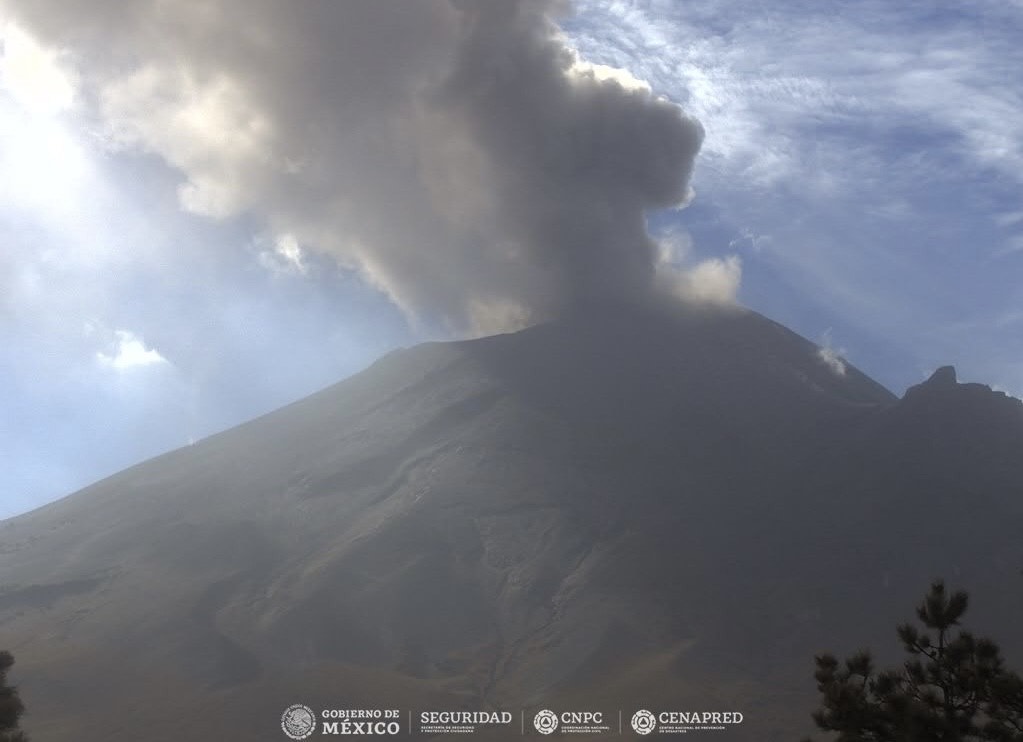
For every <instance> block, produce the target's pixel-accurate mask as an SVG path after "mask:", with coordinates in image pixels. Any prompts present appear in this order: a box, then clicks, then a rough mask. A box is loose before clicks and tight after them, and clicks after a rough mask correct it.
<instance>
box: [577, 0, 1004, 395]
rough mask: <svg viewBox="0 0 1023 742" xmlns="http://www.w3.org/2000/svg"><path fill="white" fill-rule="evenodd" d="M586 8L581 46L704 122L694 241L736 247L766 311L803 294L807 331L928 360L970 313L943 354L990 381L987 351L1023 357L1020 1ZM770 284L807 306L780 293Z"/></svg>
mask: <svg viewBox="0 0 1023 742" xmlns="http://www.w3.org/2000/svg"><path fill="white" fill-rule="evenodd" d="M579 9H580V13H579V15H578V16H577V17H576V18H574V19H572V20H571V21H570V23H569V25H568V33H569V35H570V37H571V39H572V41H573V43H575V44H576V45H578V47H579V48H580V49H581V51H582V53H583V54H585V55H586V56H588V57H589V58H591V59H594V60H595V61H599V62H603V63H606V64H612V65H616V66H623V67H627V68H629V69H631V70H632V71H633V72H634V73H635V74H636V75H637V76H638V77H641V78H643V79H645V80H647V81H649V82H650V84H651V85H652V87H653V89H654V90H655V91H658V92H662V93H664V94H666V95H669V96H671V97H672V98H675V99H677V100H679V101H681V102H682V103H683V104H684V105H685V106H686V107H687V109H688V110H690V111H692V112H693V114H694V115H695V116H697V117H698V118H699V119H700V120H701V122H702V123H703V124H704V126H705V128H706V131H707V137H706V140H705V142H704V146H703V148H702V150H701V154H700V157H699V158H698V160H697V168H696V172H695V176H694V187H695V188H696V190H697V193H698V194H699V198H698V199H697V201H696V202H695V203H694V207H693V211H694V212H696V213H700V210H701V209H703V213H706V214H707V215H708V216H707V220H706V221H705V223H704V224H703V225H702V227H694V228H693V229H692V232H693V234H694V237H695V238H696V244H697V248H698V250H703V251H704V252H707V251H711V252H714V251H717V252H721V251H723V250H725V249H726V246H728V245H729V243H730V246H731V247H733V248H736V249H740V250H742V251H743V253H744V256H745V260H744V284H743V285H744V289H743V295H744V296H747V297H753V298H754V301H759V302H760V303H759V304H756V306H757V308H761V309H764V310H765V311H767V312H768V313H779V312H784V311H787V307H788V306H789V304H790V303H791V302H792V301H795V302H800V301H802V302H804V303H805V302H809V303H808V305H807V306H806V308H804V309H803V310H800V311H799V312H797V313H795V314H794V315H793V317H791V318H790V321H792V322H793V323H794V324H796V326H797V329H800V330H802V331H803V332H804V333H805V334H807V335H809V336H811V337H817V336H820V335H821V333H822V332H823V331H824V330H825V329H826V327H828V326H831V325H832V324H835V323H836V322H838V323H839V324H844V325H847V326H848V327H842V328H841V329H842V335H843V337H849V333H847V332H846V329H848V328H853V329H856V330H857V331H858V332H859V333H860V334H861V336H866V335H872V336H874V337H875V338H877V339H878V341H879V342H883V343H885V344H892V343H894V344H901V345H904V346H905V347H913V348H914V351H913V352H914V353H919V354H921V355H923V356H928V357H929V356H931V355H934V354H937V352H938V346H937V345H934V346H931V347H921V346H922V345H926V344H927V343H929V342H931V341H930V340H928V338H929V337H931V335H930V334H929V333H930V332H931V331H938V330H937V329H936V328H940V327H945V326H951V325H952V324H954V322H956V321H958V320H962V319H964V318H965V319H967V320H969V321H971V322H973V323H974V324H976V325H978V326H984V327H986V328H987V329H986V331H985V332H983V333H981V335H980V336H976V337H973V338H971V339H970V341H969V342H968V343H967V344H966V345H965V346H960V347H959V348H953V347H952V346H951V344H949V345H947V346H945V348H946V350H948V349H952V350H953V351H954V352H953V357H952V358H947V359H946V361H958V362H960V363H962V364H964V365H967V364H969V365H973V366H974V368H975V373H976V374H977V375H982V374H984V373H989V372H990V373H994V372H997V370H998V368H996V366H997V367H1001V366H1002V365H1003V364H1004V361H998V362H996V361H994V360H991V361H990V362H988V361H987V360H986V359H988V358H991V359H993V358H994V356H995V354H994V353H993V352H992V353H988V352H986V350H985V349H986V348H988V347H994V346H996V345H997V346H998V347H999V348H1001V349H1002V351H1001V352H1000V353H999V354H998V355H999V357H1001V358H1003V359H1004V357H1005V356H1004V352H1005V350H1006V349H1007V348H1012V349H1013V350H1012V351H1010V352H1014V353H1017V354H1018V356H1019V357H1021V358H1023V345H1021V344H1020V343H1019V341H1016V340H1013V339H1006V338H1003V337H996V335H997V330H995V329H994V326H995V323H994V322H992V321H991V320H993V319H995V318H997V317H998V316H1002V315H1004V314H1005V313H1006V312H1008V311H1011V309H1012V308H1013V307H1014V306H1016V305H1017V304H1016V303H1017V302H1018V300H1019V297H1018V291H1017V290H1016V286H1017V285H1018V283H1019V281H1020V279H1021V278H1023V275H1021V274H1023V252H1021V251H1019V250H1018V246H1019V244H1020V240H1021V239H1023V220H1019V219H1016V218H1015V217H1014V214H1016V212H1018V192H1019V188H1020V187H1021V186H1023V84H1021V83H1020V82H1019V76H1018V74H1017V72H1016V71H1017V70H1019V69H1020V68H1023V48H1021V47H1020V45H1019V43H1018V39H1019V38H1020V37H1021V36H1023V10H1021V7H1020V6H1019V5H1018V4H1017V5H1007V4H1004V3H996V2H980V3H974V4H970V5H969V6H966V5H955V6H951V5H940V6H937V5H926V4H917V3H895V2H889V1H887V0H868V1H867V2H862V3H856V4H855V6H852V5H850V6H835V5H824V4H820V3H812V2H795V3H785V4H777V3H774V4H770V3H762V2H757V1H753V0H732V1H730V2H729V1H726V2H710V1H709V0H693V1H692V2H686V3H673V2H667V1H666V0H649V1H642V0H635V1H626V0H582V2H580V3H579ZM695 215H696V214H695V213H694V214H693V215H691V216H695ZM750 235H770V239H769V240H763V241H758V240H753V239H750V237H749V236H750ZM779 279H781V280H782V281H784V283H785V284H786V285H788V286H789V287H790V290H791V291H792V292H793V293H794V294H798V295H799V296H801V297H803V298H802V299H795V298H793V299H792V300H791V301H790V300H785V299H782V298H781V293H780V292H779V291H778V289H779V288H780V286H779V285H778V281H779ZM768 281H770V282H771V283H772V284H774V288H772V287H771V286H768V285H767V282H768ZM812 306H817V307H826V308H827V309H828V312H827V313H826V314H827V316H824V315H823V314H821V313H820V312H819V311H815V310H813V309H812V308H811V307H812ZM855 355H856V357H857V358H858V359H861V361H867V360H868V359H865V358H864V356H865V355H866V354H863V353H859V352H857V353H856V354H855ZM868 370H873V371H874V372H875V373H877V374H878V375H880V376H881V377H882V378H883V379H884V380H885V381H887V383H889V384H891V385H892V386H893V387H896V388H898V387H899V386H900V385H902V384H903V383H906V382H908V381H910V379H909V376H907V374H906V373H905V372H900V371H896V372H892V373H890V374H888V375H887V376H886V374H885V372H884V370H883V369H868ZM913 381H915V379H913ZM1016 388H1017V389H1020V390H1023V379H1020V380H1019V382H1018V383H1017V386H1016Z"/></svg>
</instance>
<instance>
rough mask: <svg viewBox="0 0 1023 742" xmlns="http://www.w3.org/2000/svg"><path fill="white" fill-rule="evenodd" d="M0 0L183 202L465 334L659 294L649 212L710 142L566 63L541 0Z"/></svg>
mask: <svg viewBox="0 0 1023 742" xmlns="http://www.w3.org/2000/svg"><path fill="white" fill-rule="evenodd" d="M0 2H2V3H3V4H2V5H0V8H2V10H3V12H4V15H5V17H6V18H7V19H9V20H10V21H12V22H13V23H15V24H17V25H18V26H20V27H22V28H23V29H25V31H27V33H29V34H30V35H32V36H33V37H34V38H36V39H37V40H38V41H39V42H40V43H42V44H44V45H47V46H49V47H51V48H55V49H58V50H59V51H60V53H61V55H62V56H61V59H63V60H64V61H65V64H66V66H67V68H68V70H69V72H70V73H73V77H74V79H76V80H77V87H78V100H79V108H80V111H81V112H82V113H83V114H84V115H92V116H94V117H96V118H97V119H98V120H99V121H100V122H101V126H102V130H103V131H104V132H105V136H106V139H107V142H108V143H109V145H110V146H114V147H118V148H123V149H126V150H128V151H132V152H133V151H141V152H146V153H150V154H155V155H158V156H159V157H161V158H163V160H165V161H166V162H167V163H168V164H170V165H171V166H173V167H174V168H176V169H177V170H178V171H180V173H181V177H182V182H181V186H180V189H179V194H178V195H179V200H180V203H181V205H182V206H183V208H185V209H188V210H190V211H193V212H196V213H200V214H205V215H207V216H210V217H213V218H220V219H224V218H231V217H234V216H238V215H241V214H247V215H249V216H250V217H254V218H255V219H256V220H257V222H258V223H260V224H262V225H264V226H265V229H266V232H267V236H268V244H270V245H272V246H273V247H272V250H273V251H276V253H277V254H278V257H280V258H281V259H282V260H285V261H286V262H290V264H292V265H294V266H301V264H302V255H303V254H304V253H305V251H308V250H317V251H322V252H327V253H330V254H331V255H333V256H335V257H336V259H337V260H338V261H339V262H340V263H341V264H342V265H344V266H346V267H348V268H350V269H351V270H353V271H356V272H358V273H359V274H360V275H361V276H362V277H363V278H364V279H365V280H367V281H369V282H370V283H371V284H373V285H374V286H376V287H377V288H379V289H380V290H381V291H383V292H385V293H386V294H387V295H388V296H389V297H391V299H392V300H393V301H395V302H396V303H397V304H398V305H399V306H400V307H402V309H403V310H404V311H405V312H406V313H407V314H408V315H409V316H410V317H412V318H416V319H419V320H423V321H427V322H430V323H436V322H441V323H443V324H445V325H447V326H448V327H449V328H451V329H453V330H456V331H475V332H487V331H492V330H498V329H507V328H509V327H513V326H516V325H521V324H524V323H526V322H529V321H532V320H536V319H539V318H542V317H545V316H549V315H551V314H554V313H557V312H560V311H563V310H564V309H565V308H567V307H573V306H577V305H578V304H579V303H580V302H600V301H604V300H606V299H609V298H615V299H617V298H620V297H629V296H635V295H638V294H642V293H644V292H647V291H649V290H650V289H651V287H652V286H653V285H654V281H653V279H654V274H655V271H657V270H658V265H659V251H658V249H657V246H656V245H655V244H654V243H653V241H652V240H651V239H650V237H649V236H648V235H647V233H646V229H645V223H644V213H645V211H647V210H649V209H652V208H659V207H665V206H672V205H678V204H681V203H683V202H684V201H685V200H686V198H687V193H688V190H689V179H690V175H691V173H692V168H693V161H694V158H695V156H696V154H697V152H698V150H699V147H700V143H701V140H702V136H703V132H702V128H701V127H700V125H699V123H698V122H696V121H694V120H693V119H691V118H688V117H686V116H685V115H684V113H683V112H682V110H681V109H680V108H679V107H678V106H676V105H674V104H673V103H671V102H669V101H667V100H665V99H663V98H659V97H657V96H656V95H655V94H654V93H653V92H652V91H651V90H650V89H649V88H648V87H647V86H646V85H644V84H643V83H641V82H640V81H638V80H635V79H634V78H632V77H631V76H630V75H629V74H628V73H626V72H624V71H620V70H613V69H610V68H606V67H601V66H597V65H590V64H587V63H586V62H584V61H582V60H580V59H579V58H578V57H577V55H576V54H575V52H574V51H573V50H572V49H571V48H570V47H569V46H568V45H567V44H566V42H565V40H564V38H563V37H562V35H561V34H560V32H559V29H558V27H557V25H556V21H557V18H558V17H559V16H560V15H561V14H563V13H565V12H567V8H566V7H564V5H563V4H561V3H556V2H552V1H551V0H467V1H466V2H455V1H453V0H452V1H449V0H417V1H416V2H408V3H405V2H403V3H391V2H379V0H345V1H344V2H327V1H326V0H289V1H288V2H281V1H280V0H176V1H175V2H161V1H160V0H134V1H133V2H131V3H123V2H121V1H120V0H75V2H67V1H66V0H0ZM661 269H662V270H664V269H665V268H664V266H663V265H662V266H661ZM674 283H675V285H679V286H683V285H684V284H685V282H684V281H675V282H674ZM694 293H695V295H699V294H700V291H699V290H696V291H695V292H694Z"/></svg>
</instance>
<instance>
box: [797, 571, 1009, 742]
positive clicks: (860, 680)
mask: <svg viewBox="0 0 1023 742" xmlns="http://www.w3.org/2000/svg"><path fill="white" fill-rule="evenodd" d="M968 606H969V597H968V596H967V594H966V593H965V592H955V593H952V594H951V595H949V594H948V593H947V591H946V590H945V584H944V583H943V582H940V581H939V582H935V583H934V584H932V585H931V590H930V592H929V593H928V594H927V595H926V597H925V598H924V601H923V603H921V604H920V606H919V607H918V608H917V609H916V614H917V618H918V619H919V620H920V621H921V622H922V623H923V625H924V629H923V630H922V631H921V630H920V629H919V628H917V627H916V626H914V625H912V624H909V623H906V624H902V625H900V626H899V627H898V632H897V633H898V636H899V640H900V641H901V642H902V646H903V649H904V650H905V652H906V653H907V654H908V655H909V656H908V658H907V659H906V661H905V663H904V664H903V666H902V667H900V668H895V669H890V670H883V671H878V670H877V669H876V668H875V667H874V662H873V658H872V657H871V654H870V652H869V651H866V650H862V651H860V652H857V653H856V654H854V655H853V656H851V657H849V658H848V659H846V660H845V661H844V662H839V661H838V659H837V658H836V657H835V656H834V655H832V654H824V655H820V656H818V657H817V658H816V663H817V672H816V673H815V677H816V678H817V688H818V690H819V691H820V693H821V696H822V698H821V706H820V708H819V709H818V710H817V711H815V712H814V713H813V720H814V721H815V722H816V723H817V726H818V727H820V728H821V729H824V730H827V731H830V732H837V733H838V737H837V739H838V742H971V741H973V740H977V741H980V740H988V741H994V742H1023V678H1021V677H1020V676H1019V675H1018V674H1016V673H1015V672H1013V671H1012V670H1009V669H1008V668H1007V667H1006V666H1005V662H1004V661H1003V659H1002V656H1001V650H1000V649H999V647H998V645H997V644H995V643H994V642H993V641H992V640H990V639H987V638H983V637H976V636H974V634H973V633H971V632H969V631H966V630H963V629H959V630H958V631H954V629H955V627H958V626H960V619H961V618H962V617H963V615H964V614H965V613H966V609H967V607H968Z"/></svg>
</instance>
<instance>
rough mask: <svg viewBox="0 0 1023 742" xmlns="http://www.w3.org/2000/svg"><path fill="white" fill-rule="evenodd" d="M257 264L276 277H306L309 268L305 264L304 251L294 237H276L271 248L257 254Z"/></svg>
mask: <svg viewBox="0 0 1023 742" xmlns="http://www.w3.org/2000/svg"><path fill="white" fill-rule="evenodd" d="M259 263H260V265H262V266H263V267H264V268H266V269H267V270H268V271H270V272H271V273H273V274H276V275H286V274H292V275H302V276H304V275H306V274H307V273H308V272H309V266H308V265H307V264H306V262H305V251H304V250H302V246H301V245H300V244H299V242H298V240H297V239H296V238H295V236H294V235H292V234H289V233H285V234H282V235H278V236H277V239H276V240H275V241H274V244H273V247H271V248H270V249H268V250H262V251H261V252H260V253H259Z"/></svg>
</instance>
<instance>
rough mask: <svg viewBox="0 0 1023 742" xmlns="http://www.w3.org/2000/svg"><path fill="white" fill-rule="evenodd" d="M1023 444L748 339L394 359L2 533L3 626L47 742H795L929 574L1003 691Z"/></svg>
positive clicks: (723, 323) (9, 524) (967, 411)
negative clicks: (518, 724) (444, 723)
mask: <svg viewBox="0 0 1023 742" xmlns="http://www.w3.org/2000/svg"><path fill="white" fill-rule="evenodd" d="M1021 447H1023V412H1021V405H1020V403H1019V402H1018V401H1016V400H1012V399H1010V398H1006V397H1005V396H1004V395H1000V394H997V393H994V392H992V391H991V390H990V389H988V388H986V387H982V386H980V385H963V384H957V383H955V381H954V376H952V377H951V380H950V376H949V374H948V373H943V374H940V375H938V376H937V377H936V378H935V379H934V380H933V381H932V382H929V383H927V384H924V385H921V386H920V387H918V388H916V389H914V390H912V392H911V393H910V394H907V395H906V397H905V398H904V399H902V400H897V399H895V398H894V397H893V396H892V395H890V394H889V393H888V392H887V391H885V390H884V389H883V388H881V387H880V386H878V385H877V384H876V383H874V382H873V381H871V380H870V379H869V378H867V377H865V376H863V375H862V374H861V373H859V372H858V371H857V370H856V369H855V368H852V367H849V368H847V369H846V373H845V374H844V375H839V374H836V373H834V371H833V370H832V369H831V368H830V367H829V366H828V364H826V363H824V362H823V361H822V360H821V359H820V357H819V356H818V353H817V349H816V348H815V347H814V346H813V345H812V344H811V343H809V342H807V341H806V340H803V339H802V338H800V337H798V336H796V335H794V334H793V333H791V332H789V331H788V330H785V329H784V328H783V327H781V326H779V325H776V324H775V323H773V322H770V321H769V320H766V319H764V318H763V317H761V316H759V315H756V314H754V313H752V312H745V311H740V310H731V311H725V310H715V311H709V312H703V313H701V312H695V311H693V310H689V311H687V312H682V313H675V314H667V315H665V314H657V313H650V312H644V313H640V314H635V313H630V312H625V311H618V312H613V313H607V314H605V315H598V316H594V315H590V316H587V317H581V316H580V317H575V318H573V319H565V320H561V321H558V322H555V323H549V324H545V325H541V326H537V327H533V328H530V329H528V330H525V331H523V332H520V333H515V334H509V335H501V336H495V337H490V338H483V339H479V340H473V341H465V342H461V343H436V344H427V345H422V346H418V347H416V348H413V349H410V350H402V351H398V352H395V353H392V354H391V355H389V356H387V357H385V358H384V359H382V360H381V361H379V362H378V363H376V364H375V365H374V366H372V367H371V368H370V369H368V370H367V371H365V372H363V373H361V374H359V375H357V376H355V377H353V378H351V379H349V380H347V381H345V382H343V383H341V384H339V385H337V386H335V387H332V388H330V389H327V390H325V391H323V392H321V393H319V394H317V395H314V396H312V397H310V398H308V399H306V400H303V401H301V402H298V403H296V404H294V405H291V406H289V407H287V408H284V409H282V410H280V411H278V412H275V413H273V414H271V415H268V416H266V417H263V418H260V419H259V420H256V421H253V422H251V423H248V424H246V425H243V426H241V427H239V428H236V429H234V430H231V431H228V432H226V433H223V434H220V435H217V436H214V437H212V438H209V439H207V440H205V441H201V442H200V443H197V444H195V445H194V446H190V447H188V448H184V449H181V450H179V451H176V452H173V453H170V454H167V455H165V456H162V457H160V458H157V459H154V460H152V461H149V462H146V463H144V464H142V465H140V466H137V467H134V468H132V469H129V470H126V471H124V472H122V473H120V474H118V475H116V476H114V477H112V478H110V479H108V480H106V481H103V482H100V483H98V484H96V485H94V486H92V487H90V488H88V489H86V490H83V491H81V492H79V493H77V494H75V495H72V496H70V497H68V498H67V499H65V500H63V501H61V502H58V503H55V504H53V505H50V506H47V507H45V508H42V509H40V510H38V511H35V512H33V513H29V514H26V515H24V516H21V517H18V518H15V519H13V520H9V521H6V522H4V523H3V524H2V525H0V554H2V559H0V584H2V585H3V586H4V588H3V591H2V592H0V628H2V632H3V634H2V635H3V639H4V642H5V643H6V644H7V645H8V646H9V647H10V648H11V650H13V651H14V652H15V654H16V656H17V657H18V668H17V669H18V682H19V683H20V685H21V687H22V693H23V696H24V698H25V699H26V700H27V701H28V703H29V704H30V707H31V710H32V715H31V716H30V717H27V718H26V727H27V728H28V729H30V730H31V731H32V732H33V734H34V735H35V736H36V737H37V738H38V739H45V740H53V741H55V742H60V741H62V740H76V742H79V741H81V740H97V741H98V740H125V741H127V740H137V739H139V738H140V731H139V730H145V734H144V738H145V739H147V740H153V741H154V742H159V741H160V740H171V739H181V738H183V737H187V738H193V737H196V738H197V737H202V736H204V735H205V736H210V737H215V738H217V739H225V740H243V739H244V740H267V742H271V741H273V740H279V739H280V730H279V715H280V713H281V711H282V710H283V709H285V708H287V707H288V706H290V705H291V704H293V703H296V702H299V701H301V702H304V703H308V704H310V705H311V706H312V707H313V708H316V709H320V708H333V707H337V706H341V707H345V708H379V707H387V708H399V709H405V710H409V709H412V710H424V709H434V710H436V709H462V708H469V709H479V708H499V709H513V710H515V711H516V712H517V711H518V710H519V709H522V708H524V709H532V710H533V711H534V712H535V710H536V709H537V708H540V707H548V708H560V709H592V708H598V709H607V710H608V711H609V713H612V712H613V711H614V710H617V709H622V708H624V709H629V708H632V709H633V710H635V709H636V708H662V709H675V708H678V707H681V708H682V710H690V711H691V710H694V709H696V710H700V709H710V710H714V709H725V710H738V711H740V712H742V713H743V714H744V716H745V721H744V722H743V724H742V725H741V727H740V728H737V729H734V730H732V732H731V733H730V734H727V735H726V734H724V733H715V734H720V735H721V739H742V740H751V741H752V740H757V741H758V742H761V741H764V740H768V741H770V740H779V741H780V740H790V739H793V738H799V737H800V736H802V735H803V734H804V733H805V732H808V731H810V730H809V725H810V723H809V718H808V714H809V711H810V710H811V709H812V708H813V706H814V687H813V679H812V657H813V654H814V653H815V652H820V651H821V650H822V649H832V650H834V651H838V652H846V651H852V650H854V649H856V648H857V647H860V646H872V647H874V648H877V649H879V650H880V657H881V659H882V660H885V658H886V655H885V649H886V648H889V649H890V648H894V646H895V640H894V635H893V627H894V626H895V625H896V623H898V622H899V621H902V620H904V619H905V618H906V617H907V610H909V608H910V607H911V605H912V603H913V601H914V598H915V596H916V595H917V594H918V593H919V591H920V586H921V585H926V584H927V581H928V580H930V579H932V578H933V577H934V576H936V575H952V576H953V577H954V579H955V581H956V582H957V583H958V584H962V585H964V586H968V587H969V589H970V591H971V593H972V595H973V598H974V606H975V607H974V609H973V611H972V615H973V620H974V621H975V622H976V626H978V627H983V629H984V631H985V632H990V633H991V634H992V635H993V636H995V637H997V638H998V639H1000V640H1001V641H1002V644H1003V647H1004V649H1005V650H1006V654H1007V658H1008V659H1009V661H1010V663H1012V664H1016V665H1018V662H1016V661H1015V660H1016V659H1017V658H1019V657H1020V656H1023V646H1020V644H1019V641H1018V638H1019V635H1018V632H1016V631H1015V624H1014V623H1013V617H1014V616H1018V615H1019V611H1020V609H1021V608H1023V605H1021V599H1023V596H1021V593H1020V591H1018V590H1007V589H1006V585H1016V584H1018V574H1017V573H1018V570H1019V565H1020V564H1021V563H1023V545H1021V543H1020V540H1019V538H1018V534H1019V530H1020V527H1021V526H1023V504H1021V502H1020V499H1019V492H1020V490H1021V486H1023V463H1021V462H1023V460H1021V459H1020V457H1019V456H1018V451H1019V450H1020V449H1021ZM513 731H514V734H513V735H511V736H513V737H514V738H519V732H518V729H517V728H516V729H515V730H513ZM481 738H482V737H481Z"/></svg>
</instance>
